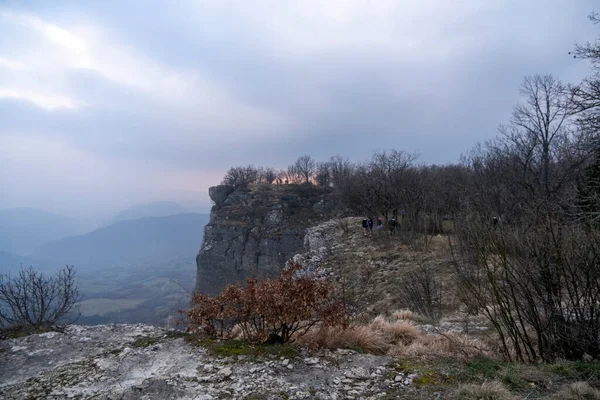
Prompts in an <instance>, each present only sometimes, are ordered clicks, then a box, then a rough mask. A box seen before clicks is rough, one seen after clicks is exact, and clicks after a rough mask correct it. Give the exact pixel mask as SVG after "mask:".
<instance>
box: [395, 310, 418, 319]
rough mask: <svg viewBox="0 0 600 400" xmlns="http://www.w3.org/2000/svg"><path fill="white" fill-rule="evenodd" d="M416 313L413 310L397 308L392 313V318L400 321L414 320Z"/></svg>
mask: <svg viewBox="0 0 600 400" xmlns="http://www.w3.org/2000/svg"><path fill="white" fill-rule="evenodd" d="M414 318H415V315H414V313H413V312H412V311H410V310H396V311H394V312H393V313H392V319H394V320H396V321H398V320H404V321H412V320H414Z"/></svg>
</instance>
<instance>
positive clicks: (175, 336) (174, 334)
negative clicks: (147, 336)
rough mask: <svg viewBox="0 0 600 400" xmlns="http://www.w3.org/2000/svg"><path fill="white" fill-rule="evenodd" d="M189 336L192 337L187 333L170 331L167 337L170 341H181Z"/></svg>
mask: <svg viewBox="0 0 600 400" xmlns="http://www.w3.org/2000/svg"><path fill="white" fill-rule="evenodd" d="M188 336H190V334H189V333H185V332H181V331H169V332H167V333H166V334H165V337H166V338H168V339H180V338H184V339H185V338H187V337H188Z"/></svg>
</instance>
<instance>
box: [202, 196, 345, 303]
mask: <svg viewBox="0 0 600 400" xmlns="http://www.w3.org/2000/svg"><path fill="white" fill-rule="evenodd" d="M209 195H210V197H211V199H212V200H213V202H214V203H215V205H214V206H213V208H212V210H211V217H210V222H209V223H208V225H206V227H205V229H204V240H203V243H202V247H201V249H200V252H199V254H198V256H197V257H196V265H197V275H196V289H195V290H196V292H198V293H203V294H216V293H218V292H219V291H220V290H221V289H223V287H225V286H226V285H227V284H230V283H235V282H243V281H244V280H245V279H246V278H247V277H250V276H256V277H265V276H274V275H276V274H277V272H279V271H280V270H281V268H282V267H283V266H284V265H285V263H286V262H287V260H289V259H290V258H291V257H293V256H294V255H295V254H297V253H300V252H302V251H303V250H304V237H305V234H306V231H307V228H309V227H311V226H314V225H317V224H319V223H321V222H323V221H326V220H328V219H330V218H332V217H333V216H334V215H336V214H338V213H339V209H338V208H337V204H336V202H335V201H334V200H333V199H332V197H331V194H330V192H329V191H327V190H324V189H322V188H319V187H316V186H312V185H252V186H250V187H249V188H239V189H235V190H234V188H233V187H231V186H225V185H221V186H214V187H211V188H210V189H209Z"/></svg>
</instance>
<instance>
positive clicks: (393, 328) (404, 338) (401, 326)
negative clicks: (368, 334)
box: [379, 321, 423, 346]
mask: <svg viewBox="0 0 600 400" xmlns="http://www.w3.org/2000/svg"><path fill="white" fill-rule="evenodd" d="M379 330H380V331H381V332H382V333H383V335H384V336H385V338H386V340H387V342H388V343H390V344H392V345H395V344H403V345H405V346H408V345H410V344H411V343H413V342H414V341H415V340H417V339H418V338H420V337H421V336H423V334H422V333H421V331H419V330H418V329H417V327H416V326H414V325H413V324H412V323H410V322H406V321H396V322H387V323H385V324H382V325H381V327H380V328H379Z"/></svg>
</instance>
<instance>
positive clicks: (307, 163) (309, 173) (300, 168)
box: [294, 155, 317, 183]
mask: <svg viewBox="0 0 600 400" xmlns="http://www.w3.org/2000/svg"><path fill="white" fill-rule="evenodd" d="M316 168H317V163H316V162H315V160H313V159H312V157H311V156H309V155H304V156H301V157H298V159H297V160H296V162H295V163H294V171H295V172H296V173H297V174H298V175H301V176H302V177H303V178H304V182H305V183H310V180H311V178H312V177H313V175H314V174H315V171H316Z"/></svg>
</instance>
